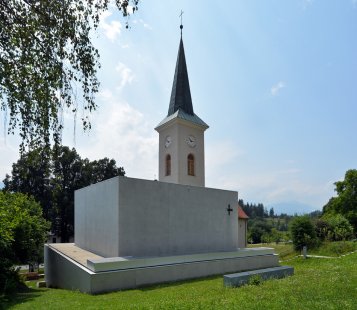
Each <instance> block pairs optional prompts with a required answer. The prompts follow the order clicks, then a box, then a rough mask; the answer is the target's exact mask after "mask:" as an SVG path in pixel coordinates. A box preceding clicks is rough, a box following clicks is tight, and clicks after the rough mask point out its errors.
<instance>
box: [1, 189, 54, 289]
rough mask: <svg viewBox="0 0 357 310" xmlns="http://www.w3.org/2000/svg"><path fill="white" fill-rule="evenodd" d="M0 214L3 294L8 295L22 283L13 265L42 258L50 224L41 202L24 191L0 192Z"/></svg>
mask: <svg viewBox="0 0 357 310" xmlns="http://www.w3.org/2000/svg"><path fill="white" fill-rule="evenodd" d="M0 215H1V216H0V253H1V257H0V294H9V293H11V292H12V291H13V290H16V289H17V288H18V286H21V281H20V278H19V277H18V273H17V271H16V270H15V269H14V268H13V267H12V266H13V265H15V264H19V263H21V264H24V263H28V262H29V261H32V262H33V261H36V262H37V261H38V260H39V259H40V258H41V257H42V252H43V244H44V242H45V240H46V234H47V230H48V228H49V223H48V222H46V221H45V220H44V219H43V217H42V209H41V207H40V205H39V204H38V203H37V202H35V201H34V199H33V198H29V197H27V196H26V195H23V194H11V193H4V192H2V191H0Z"/></svg>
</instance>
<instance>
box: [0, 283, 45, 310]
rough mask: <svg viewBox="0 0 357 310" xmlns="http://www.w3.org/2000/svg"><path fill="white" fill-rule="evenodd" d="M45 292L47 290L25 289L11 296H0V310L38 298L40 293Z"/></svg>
mask: <svg viewBox="0 0 357 310" xmlns="http://www.w3.org/2000/svg"><path fill="white" fill-rule="evenodd" d="M46 290H47V289H41V290H39V289H34V288H29V287H27V288H23V289H21V291H19V292H17V293H14V294H12V295H5V296H0V310H5V309H10V308H12V307H13V306H15V305H17V304H22V303H25V302H27V301H30V300H33V299H35V298H37V297H40V296H41V294H42V292H44V291H46Z"/></svg>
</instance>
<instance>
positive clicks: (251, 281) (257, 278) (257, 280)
mask: <svg viewBox="0 0 357 310" xmlns="http://www.w3.org/2000/svg"><path fill="white" fill-rule="evenodd" d="M262 281H263V280H262V277H261V276H260V275H258V274H255V275H253V276H251V277H250V278H249V281H248V285H260V284H261V283H262Z"/></svg>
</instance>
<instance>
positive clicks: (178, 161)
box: [155, 25, 208, 186]
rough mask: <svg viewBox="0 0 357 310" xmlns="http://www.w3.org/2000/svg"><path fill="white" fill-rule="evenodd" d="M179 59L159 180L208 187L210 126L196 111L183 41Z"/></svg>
mask: <svg viewBox="0 0 357 310" xmlns="http://www.w3.org/2000/svg"><path fill="white" fill-rule="evenodd" d="M180 28H181V39H180V46H179V51H178V56H177V62H176V69H175V76H174V81H173V85H172V92H171V98H170V106H169V111H168V114H167V117H166V118H165V119H164V120H162V121H161V122H160V124H159V125H158V126H157V127H156V128H155V130H156V131H157V132H158V133H159V181H162V182H170V183H177V184H185V185H194V186H205V150H204V131H205V130H206V129H207V128H208V125H207V124H206V123H205V122H204V121H202V120H201V119H200V118H199V117H198V116H197V115H196V114H195V113H194V112H193V106H192V99H191V91H190V84H189V81H188V74H187V66H186V59H185V51H184V48H183V41H182V25H181V26H180Z"/></svg>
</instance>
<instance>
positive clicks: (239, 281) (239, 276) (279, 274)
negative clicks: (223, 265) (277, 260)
mask: <svg viewBox="0 0 357 310" xmlns="http://www.w3.org/2000/svg"><path fill="white" fill-rule="evenodd" d="M293 274H294V268H293V267H289V266H279V267H273V268H265V269H259V270H252V271H247V272H240V273H234V274H227V275H225V276H224V277H223V281H224V285H225V286H230V287H238V286H242V285H244V284H247V283H249V280H250V279H251V278H252V277H254V276H259V277H260V278H261V279H262V280H268V279H280V278H285V277H288V276H292V275H293Z"/></svg>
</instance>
